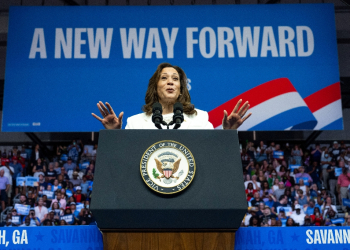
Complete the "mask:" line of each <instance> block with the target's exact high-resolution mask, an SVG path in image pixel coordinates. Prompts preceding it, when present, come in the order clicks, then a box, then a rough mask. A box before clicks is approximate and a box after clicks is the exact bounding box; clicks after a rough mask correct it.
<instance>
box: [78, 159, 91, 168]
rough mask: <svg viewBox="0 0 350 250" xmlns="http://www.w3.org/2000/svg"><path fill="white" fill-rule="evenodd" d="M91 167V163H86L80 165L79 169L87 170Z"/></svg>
mask: <svg viewBox="0 0 350 250" xmlns="http://www.w3.org/2000/svg"><path fill="white" fill-rule="evenodd" d="M89 165H90V162H88V161H86V162H83V163H81V164H79V168H80V169H86V168H87V167H89Z"/></svg>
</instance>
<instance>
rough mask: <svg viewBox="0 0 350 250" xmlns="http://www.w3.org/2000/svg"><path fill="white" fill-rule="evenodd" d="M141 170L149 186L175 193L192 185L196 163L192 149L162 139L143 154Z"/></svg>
mask: <svg viewBox="0 0 350 250" xmlns="http://www.w3.org/2000/svg"><path fill="white" fill-rule="evenodd" d="M140 170H141V176H142V179H143V180H144V182H145V183H146V184H147V186H148V187H149V188H151V189H152V190H154V191H156V192H158V193H162V194H174V193H177V192H180V191H182V190H184V189H185V188H187V187H188V185H190V183H191V182H192V180H193V177H194V174H195V172H196V163H195V161H194V158H193V155H192V153H191V151H190V150H189V149H188V148H187V147H185V146H184V145H182V144H181V143H179V142H176V141H160V142H157V143H155V144H153V145H152V146H150V147H149V148H148V149H147V150H146V152H145V153H144V154H143V156H142V158H141V162H140Z"/></svg>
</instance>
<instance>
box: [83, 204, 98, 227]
mask: <svg viewBox="0 0 350 250" xmlns="http://www.w3.org/2000/svg"><path fill="white" fill-rule="evenodd" d="M81 214H82V215H81V216H80V224H81V225H91V224H92V223H93V222H94V221H95V220H94V217H93V216H92V213H91V211H90V209H87V208H83V209H82V211H81Z"/></svg>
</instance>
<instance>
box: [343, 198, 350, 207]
mask: <svg viewBox="0 0 350 250" xmlns="http://www.w3.org/2000/svg"><path fill="white" fill-rule="evenodd" d="M343 205H344V206H346V207H350V200H349V199H345V198H343Z"/></svg>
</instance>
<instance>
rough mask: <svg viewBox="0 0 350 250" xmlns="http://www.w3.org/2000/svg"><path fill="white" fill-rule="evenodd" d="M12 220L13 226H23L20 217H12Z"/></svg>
mask: <svg viewBox="0 0 350 250" xmlns="http://www.w3.org/2000/svg"><path fill="white" fill-rule="evenodd" d="M11 220H12V224H16V225H19V224H21V219H20V216H12V218H11Z"/></svg>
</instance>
